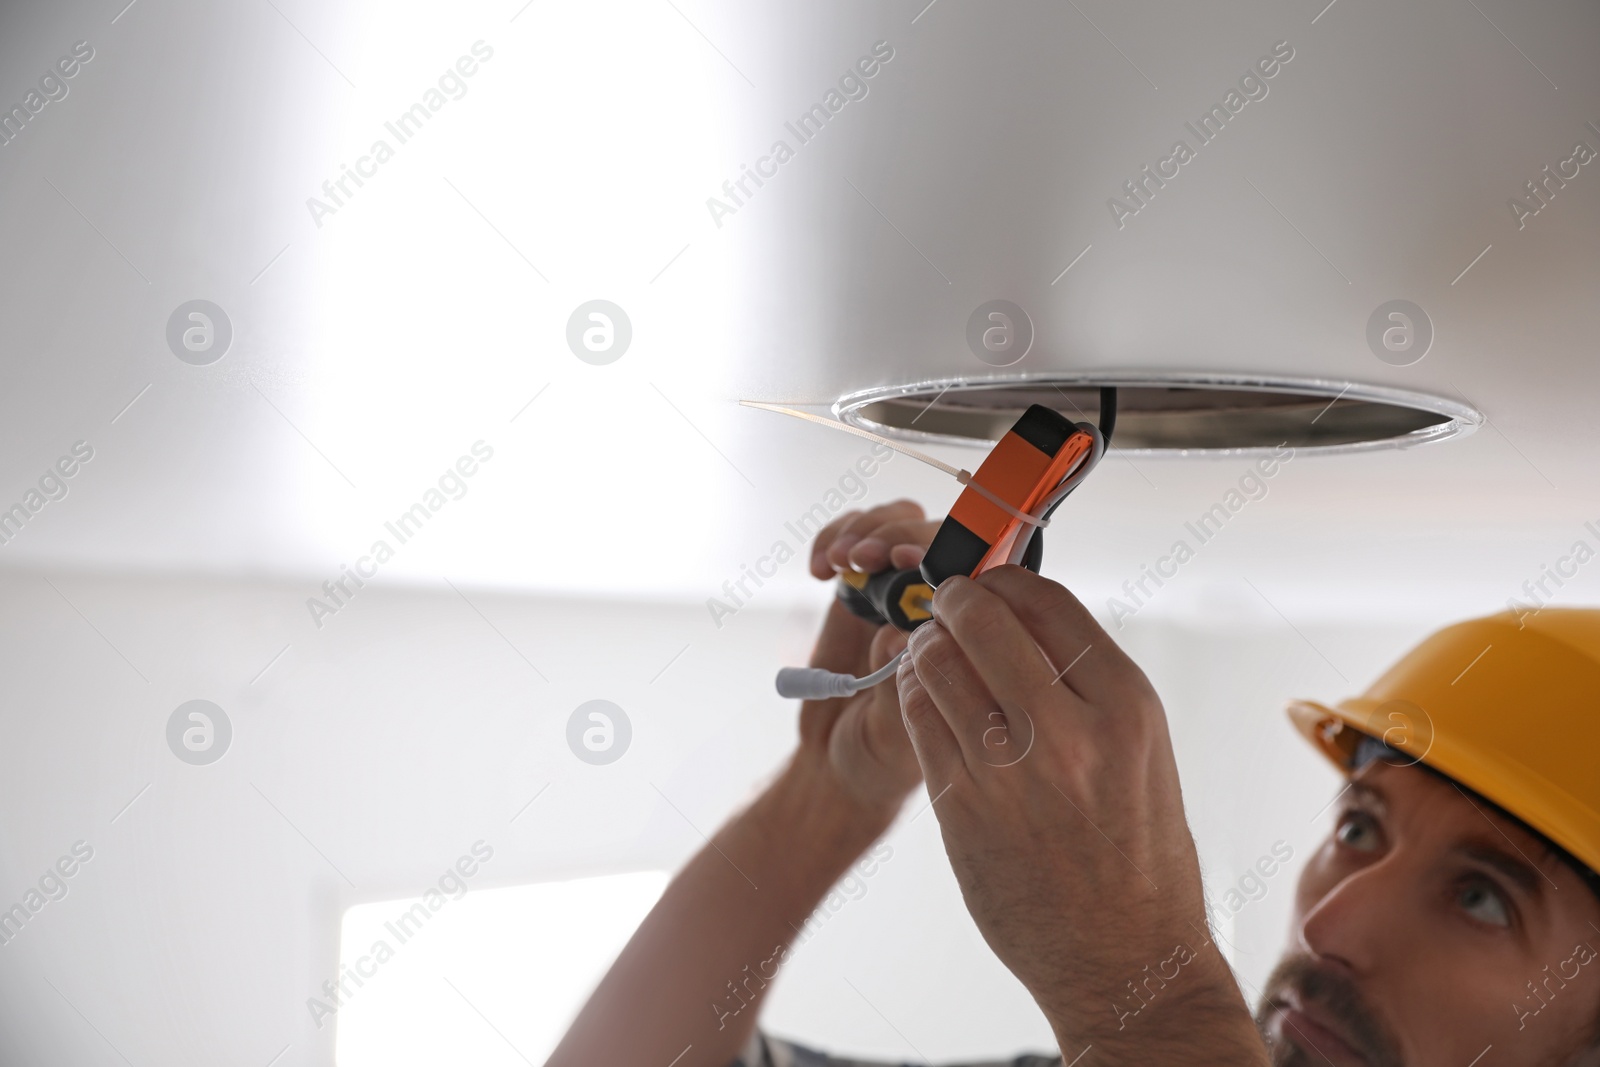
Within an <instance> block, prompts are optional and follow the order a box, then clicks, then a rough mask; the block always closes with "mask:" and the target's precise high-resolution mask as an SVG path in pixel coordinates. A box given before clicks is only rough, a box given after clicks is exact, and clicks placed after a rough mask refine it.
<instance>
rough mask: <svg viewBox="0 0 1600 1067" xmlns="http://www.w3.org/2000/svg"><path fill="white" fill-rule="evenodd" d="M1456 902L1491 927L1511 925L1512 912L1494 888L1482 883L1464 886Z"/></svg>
mask: <svg viewBox="0 0 1600 1067" xmlns="http://www.w3.org/2000/svg"><path fill="white" fill-rule="evenodd" d="M1456 902H1457V903H1458V904H1460V905H1461V907H1462V908H1463V909H1465V910H1466V912H1467V914H1468V915H1471V916H1472V917H1473V918H1474V919H1477V920H1478V921H1479V922H1483V923H1488V924H1489V925H1490V926H1510V925H1511V910H1510V909H1509V908H1507V907H1506V902H1505V898H1504V897H1502V896H1501V895H1500V893H1499V891H1498V890H1496V889H1495V888H1494V887H1493V886H1489V885H1485V884H1484V883H1482V882H1473V883H1471V884H1469V885H1466V886H1463V887H1462V889H1461V892H1460V893H1459V894H1457V896H1456Z"/></svg>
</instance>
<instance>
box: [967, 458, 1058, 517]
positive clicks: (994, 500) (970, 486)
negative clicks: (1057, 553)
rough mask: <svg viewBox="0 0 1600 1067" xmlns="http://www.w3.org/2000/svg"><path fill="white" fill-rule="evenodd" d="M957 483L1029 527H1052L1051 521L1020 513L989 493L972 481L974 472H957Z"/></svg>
mask: <svg viewBox="0 0 1600 1067" xmlns="http://www.w3.org/2000/svg"><path fill="white" fill-rule="evenodd" d="M956 481H958V482H960V483H961V484H962V485H964V486H966V487H967V488H968V489H971V490H974V491H975V492H976V493H977V494H978V495H979V496H981V497H983V498H984V499H985V500H987V501H988V502H989V503H991V504H993V505H994V506H995V507H997V508H999V509H1000V510H1001V511H1003V512H1005V513H1006V514H1007V515H1010V516H1011V517H1012V518H1013V519H1021V520H1022V521H1023V522H1025V523H1027V524H1028V525H1030V526H1037V527H1038V528H1039V529H1041V530H1042V529H1044V528H1045V527H1046V526H1049V525H1050V520H1049V519H1040V518H1035V517H1034V516H1032V515H1029V514H1028V513H1027V512H1025V511H1018V510H1017V509H1016V508H1014V507H1012V506H1011V505H1010V504H1008V503H1006V502H1005V501H1004V500H1001V499H1000V498H999V497H997V496H995V495H994V494H993V493H991V492H989V490H987V489H985V488H984V487H983V486H981V485H979V484H978V483H977V482H975V481H973V480H972V472H971V471H966V470H962V471H957V472H956Z"/></svg>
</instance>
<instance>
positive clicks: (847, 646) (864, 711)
mask: <svg viewBox="0 0 1600 1067" xmlns="http://www.w3.org/2000/svg"><path fill="white" fill-rule="evenodd" d="M938 529H939V523H938V522H936V521H927V520H925V519H924V518H923V514H922V508H921V507H920V506H919V505H917V504H916V503H915V502H913V501H910V500H897V501H895V502H894V503H892V504H885V505H883V506H882V507H878V508H873V509H871V510H870V511H865V512H850V513H848V514H845V515H842V516H840V517H839V518H837V519H835V520H834V521H833V522H832V523H831V524H829V525H828V527H827V528H826V529H824V530H823V531H822V532H821V533H819V534H818V535H817V537H816V540H815V541H813V542H812V546H811V573H812V575H813V576H814V577H817V578H820V579H823V580H826V581H832V580H833V579H834V578H836V577H837V576H838V575H839V573H840V572H842V571H844V570H850V569H853V570H857V571H862V572H865V573H869V574H871V573H875V572H877V571H880V570H884V569H886V568H889V567H895V568H906V567H915V566H917V565H918V564H919V563H921V562H922V557H923V554H924V553H925V552H926V551H927V548H928V545H929V544H930V543H931V542H932V541H933V535H934V534H935V533H936V532H937V531H938ZM904 647H905V634H903V633H901V632H900V631H898V630H896V629H895V628H894V627H892V626H874V625H873V624H872V623H870V622H867V621H866V620H865V619H859V618H857V617H856V616H854V615H852V614H851V613H850V611H849V610H848V609H847V608H846V607H845V606H844V605H843V604H840V603H838V602H837V601H835V602H834V603H833V604H832V605H830V606H829V608H828V616H827V620H826V621H825V622H824V623H823V626H822V634H821V636H819V637H818V638H817V646H816V650H815V651H814V652H813V653H812V656H811V666H813V667H825V668H827V669H828V670H830V671H842V672H847V673H850V674H854V675H856V676H858V677H859V676H861V675H865V674H868V673H869V672H871V671H874V670H877V669H878V668H879V667H882V666H883V665H884V664H885V663H888V662H889V660H890V658H892V657H893V656H894V654H895V653H897V652H899V651H900V650H901V649H902V648H904ZM800 745H801V749H802V753H804V751H805V750H810V751H812V752H815V753H817V754H819V755H825V756H826V762H827V764H828V766H829V767H830V768H831V769H832V771H833V773H834V776H835V777H836V778H837V780H838V782H839V785H840V786H841V787H842V788H843V789H844V791H845V792H846V793H847V794H848V795H849V796H850V797H851V798H852V799H853V800H854V801H856V802H857V803H860V804H864V805H867V806H869V807H870V808H872V809H874V810H878V811H882V812H885V813H887V814H888V815H890V816H891V817H892V815H893V813H894V811H897V810H898V809H899V806H900V802H901V801H903V800H904V799H905V797H906V795H907V794H908V793H910V792H911V790H912V789H913V788H915V787H916V784H917V782H918V781H919V780H920V778H921V771H920V769H919V768H918V766H917V759H916V755H915V754H914V753H913V752H912V751H911V744H910V741H909V740H908V739H907V737H906V731H905V725H904V724H903V722H902V721H901V716H900V700H899V696H898V694H897V692H896V690H895V686H894V685H893V684H892V682H884V683H883V684H881V685H876V686H873V687H872V688H871V689H867V690H864V691H862V692H860V693H857V694H855V695H854V696H850V697H843V698H839V699H835V700H808V701H806V702H805V703H803V704H802V705H801V706H800Z"/></svg>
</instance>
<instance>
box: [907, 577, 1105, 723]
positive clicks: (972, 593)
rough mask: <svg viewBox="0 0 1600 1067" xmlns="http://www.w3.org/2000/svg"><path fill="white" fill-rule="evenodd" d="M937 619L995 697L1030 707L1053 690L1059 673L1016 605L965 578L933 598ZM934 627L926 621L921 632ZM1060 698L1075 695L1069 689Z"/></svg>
mask: <svg viewBox="0 0 1600 1067" xmlns="http://www.w3.org/2000/svg"><path fill="white" fill-rule="evenodd" d="M1015 569H1017V570H1021V568H1015ZM1030 577H1035V578H1036V577H1037V575H1030ZM933 617H934V619H935V620H936V621H937V623H938V624H939V625H940V627H941V628H942V629H943V630H944V631H946V632H948V634H949V636H950V638H951V639H953V640H954V641H955V643H956V644H957V646H958V649H959V651H961V652H962V653H963V655H962V660H963V661H964V662H966V663H968V664H970V666H971V669H973V670H974V671H975V673H976V675H977V677H978V678H979V679H980V680H981V685H982V687H983V688H986V689H987V691H988V692H989V693H992V694H994V698H997V699H998V700H999V701H1001V702H1009V703H1012V704H1016V705H1021V706H1023V707H1028V706H1031V705H1035V704H1037V703H1038V702H1039V701H1040V700H1041V699H1042V698H1043V697H1044V696H1045V695H1046V694H1047V692H1048V691H1049V689H1050V684H1051V682H1053V681H1054V680H1055V670H1053V669H1052V668H1051V664H1050V662H1049V661H1047V660H1046V659H1045V657H1044V656H1043V655H1042V654H1041V653H1040V651H1039V649H1038V648H1037V647H1035V645H1034V638H1033V636H1032V635H1031V634H1030V633H1029V632H1028V629H1027V627H1025V626H1024V625H1023V624H1022V621H1021V620H1020V619H1018V618H1017V615H1016V613H1015V612H1014V611H1013V610H1012V609H1011V605H1010V604H1008V603H1007V602H1006V601H1005V600H1004V599H1002V598H1001V597H1000V596H998V595H997V594H995V593H994V592H992V591H990V590H989V589H988V588H986V587H985V585H984V584H983V583H981V582H978V581H974V580H973V579H971V578H964V577H961V576H956V577H954V578H949V579H947V580H945V581H944V582H942V583H940V585H939V589H938V591H937V592H935V593H934V596H933ZM931 625H932V624H931V623H924V624H923V626H922V627H921V629H927V628H928V627H929V626H931ZM913 645H915V642H913ZM1060 695H1062V696H1068V697H1072V696H1073V694H1071V693H1069V692H1068V691H1065V690H1062V691H1061V694H1060ZM1074 699H1075V697H1074Z"/></svg>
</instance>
